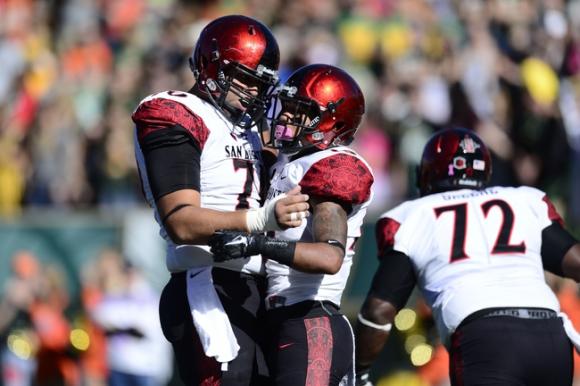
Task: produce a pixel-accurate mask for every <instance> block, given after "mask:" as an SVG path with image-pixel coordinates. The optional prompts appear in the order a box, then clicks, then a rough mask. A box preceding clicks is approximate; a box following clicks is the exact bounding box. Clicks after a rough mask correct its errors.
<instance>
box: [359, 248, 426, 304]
mask: <svg viewBox="0 0 580 386" xmlns="http://www.w3.org/2000/svg"><path fill="white" fill-rule="evenodd" d="M380 261H381V263H380V265H379V268H378V269H377V272H376V273H375V276H374V278H373V282H372V284H371V289H370V291H369V295H373V296H376V297H378V298H379V299H382V300H385V301H388V302H390V303H392V304H393V305H394V306H395V307H396V308H397V310H400V309H401V308H403V307H404V306H405V304H406V303H407V300H409V296H411V292H412V291H413V288H414V287H415V283H416V282H417V278H416V276H415V271H414V269H413V264H412V263H411V259H409V256H407V255H405V254H404V253H402V252H398V251H395V250H390V251H388V252H385V253H383V254H382V255H381V258H380Z"/></svg>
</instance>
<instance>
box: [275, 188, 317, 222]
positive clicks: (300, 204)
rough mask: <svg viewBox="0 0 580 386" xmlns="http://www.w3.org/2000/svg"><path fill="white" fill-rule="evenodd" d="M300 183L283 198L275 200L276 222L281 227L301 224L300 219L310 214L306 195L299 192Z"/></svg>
mask: <svg viewBox="0 0 580 386" xmlns="http://www.w3.org/2000/svg"><path fill="white" fill-rule="evenodd" d="M300 189H301V187H300V185H298V186H296V187H294V188H293V189H292V190H290V191H289V192H288V193H286V196H285V197H284V198H281V199H280V200H278V201H277V202H276V207H275V213H276V222H277V223H278V225H279V226H280V228H281V229H287V228H295V227H299V226H300V225H302V220H303V219H305V218H306V217H308V216H309V215H310V212H309V211H308V209H309V207H310V206H309V205H308V199H309V197H308V195H307V194H301V193H300Z"/></svg>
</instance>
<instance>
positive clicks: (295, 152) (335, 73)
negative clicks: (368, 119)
mask: <svg viewBox="0 0 580 386" xmlns="http://www.w3.org/2000/svg"><path fill="white" fill-rule="evenodd" d="M278 101H279V106H278V107H277V108H276V109H275V111H276V112H277V113H276V114H275V117H274V119H273V120H272V124H271V132H270V136H269V138H270V142H269V143H268V145H269V146H272V147H274V148H277V149H279V150H280V152H281V153H280V156H279V159H278V162H277V163H276V164H274V166H273V167H272V169H271V173H270V174H271V176H272V177H271V182H270V183H271V186H270V189H269V193H268V194H269V198H270V199H272V198H274V197H276V196H277V195H279V194H283V193H285V192H288V191H290V190H292V189H294V188H295V187H297V186H300V187H301V189H302V192H304V193H307V194H308V196H309V197H310V201H309V202H310V207H311V208H312V216H311V217H310V218H308V219H307V220H306V221H304V223H303V224H302V225H301V226H300V227H297V228H293V229H288V230H285V231H279V232H276V233H275V234H273V235H271V236H270V237H267V236H265V235H257V234H240V233H235V232H223V233H218V234H216V236H214V237H213V238H212V240H210V245H211V246H212V250H213V251H214V256H216V257H219V256H222V257H223V258H232V257H240V256H246V255H251V254H254V253H261V254H262V255H263V256H265V257H267V258H268V259H269V260H268V261H267V262H266V271H267V276H268V291H267V297H266V307H267V309H268V312H267V321H268V330H269V337H270V339H269V345H270V348H271V350H270V351H269V355H268V358H269V359H270V361H271V362H270V363H271V372H272V381H271V384H272V385H277V386H286V385H287V386H296V385H338V384H352V383H353V382H354V367H353V356H354V349H353V334H352V329H351V326H350V324H349V322H348V320H347V319H346V317H345V316H344V315H343V314H342V313H341V311H340V303H341V297H342V293H343V291H344V288H345V285H346V281H347V278H348V275H349V272H350V267H351V265H352V257H353V255H354V244H355V242H356V240H357V238H358V237H359V236H360V234H361V225H362V223H363V219H364V216H365V214H366V209H367V206H368V205H369V203H370V201H371V198H372V190H371V187H372V184H373V181H374V177H373V174H372V172H371V169H370V167H369V165H368V164H367V163H366V162H365V160H364V159H363V158H362V157H361V156H360V155H359V154H357V153H356V152H355V151H354V150H352V149H350V148H349V147H348V145H349V144H350V142H351V141H352V140H353V138H354V135H355V132H356V130H357V128H358V126H359V124H360V121H361V119H362V116H363V114H364V107H365V106H364V97H363V94H362V92H361V89H360V88H359V86H358V84H357V83H356V82H355V80H354V79H353V78H352V77H351V76H350V75H349V74H347V73H346V72H344V71H343V70H341V69H339V68H336V67H334V66H330V65H324V64H313V65H308V66H305V67H302V68H300V69H298V70H297V71H295V72H294V73H293V74H292V75H291V76H290V77H289V79H288V81H287V82H286V84H285V85H284V87H283V88H282V89H281V91H280V92H279V93H278ZM278 110H279V111H278Z"/></svg>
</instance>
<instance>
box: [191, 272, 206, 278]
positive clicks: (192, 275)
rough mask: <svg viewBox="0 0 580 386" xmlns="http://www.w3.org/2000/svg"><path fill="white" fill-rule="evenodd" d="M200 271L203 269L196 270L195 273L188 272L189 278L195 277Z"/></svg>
mask: <svg viewBox="0 0 580 386" xmlns="http://www.w3.org/2000/svg"><path fill="white" fill-rule="evenodd" d="M202 272H203V271H198V272H196V273H190V274H189V278H190V279H193V278H194V277H196V276H197V275H199V274H200V273H202Z"/></svg>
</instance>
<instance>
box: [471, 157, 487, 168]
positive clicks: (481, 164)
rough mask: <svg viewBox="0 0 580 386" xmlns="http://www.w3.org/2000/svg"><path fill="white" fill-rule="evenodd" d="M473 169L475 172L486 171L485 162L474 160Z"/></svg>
mask: <svg viewBox="0 0 580 386" xmlns="http://www.w3.org/2000/svg"><path fill="white" fill-rule="evenodd" d="M473 168H474V169H475V170H485V161H483V160H480V159H474V160H473Z"/></svg>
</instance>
